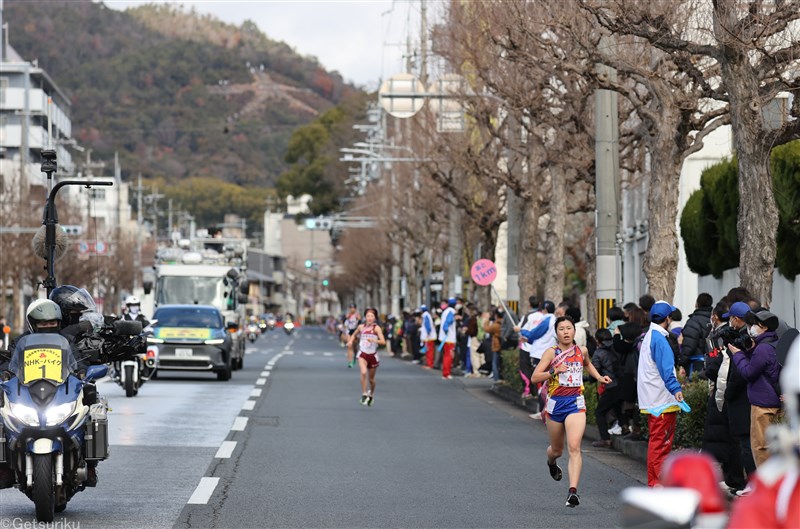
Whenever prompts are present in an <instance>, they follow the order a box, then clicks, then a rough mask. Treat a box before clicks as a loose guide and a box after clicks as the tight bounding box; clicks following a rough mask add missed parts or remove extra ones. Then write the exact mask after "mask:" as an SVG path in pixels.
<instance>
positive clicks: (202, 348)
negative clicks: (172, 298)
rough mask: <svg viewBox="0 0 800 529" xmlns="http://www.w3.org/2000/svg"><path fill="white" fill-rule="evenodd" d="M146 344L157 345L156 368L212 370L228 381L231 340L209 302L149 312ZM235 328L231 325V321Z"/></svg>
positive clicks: (232, 353) (217, 313)
mask: <svg viewBox="0 0 800 529" xmlns="http://www.w3.org/2000/svg"><path fill="white" fill-rule="evenodd" d="M153 320H154V321H155V323H154V324H153V325H152V327H153V336H151V337H149V338H148V339H147V342H148V347H149V348H151V347H153V346H155V347H158V354H157V355H156V357H157V358H158V370H159V372H161V373H162V374H163V373H164V372H166V371H212V372H214V373H216V374H217V379H219V380H229V379H230V378H231V372H232V371H233V366H234V364H238V363H240V362H241V361H242V360H243V359H242V358H232V355H234V354H235V353H234V352H233V350H232V348H233V341H232V339H231V335H230V332H229V329H227V328H226V326H225V320H224V318H223V316H222V313H221V312H220V311H219V310H218V309H217V308H215V307H212V306H210V305H161V306H160V307H158V309H156V312H155V314H153ZM231 325H233V326H234V327H235V324H231Z"/></svg>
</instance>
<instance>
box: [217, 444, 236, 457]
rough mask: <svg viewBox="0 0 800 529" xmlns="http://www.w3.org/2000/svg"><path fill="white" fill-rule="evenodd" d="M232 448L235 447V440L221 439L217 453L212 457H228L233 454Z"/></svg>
mask: <svg viewBox="0 0 800 529" xmlns="http://www.w3.org/2000/svg"><path fill="white" fill-rule="evenodd" d="M234 448H236V441H222V444H221V445H219V450H217V455H215V456H214V457H216V458H219V459H228V458H229V457H231V454H233V450H234Z"/></svg>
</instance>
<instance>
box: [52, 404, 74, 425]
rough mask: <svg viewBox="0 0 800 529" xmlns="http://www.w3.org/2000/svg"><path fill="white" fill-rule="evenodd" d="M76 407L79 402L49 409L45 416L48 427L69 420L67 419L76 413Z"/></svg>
mask: <svg viewBox="0 0 800 529" xmlns="http://www.w3.org/2000/svg"><path fill="white" fill-rule="evenodd" d="M76 405H77V401H75V402H65V403H64V404H59V405H58V406H53V407H52V408H47V411H46V412H45V414H44V419H45V423H46V425H47V426H55V425H57V424H61V423H62V422H64V421H65V420H66V419H67V417H69V416H70V415H72V412H74V411H75V406H76Z"/></svg>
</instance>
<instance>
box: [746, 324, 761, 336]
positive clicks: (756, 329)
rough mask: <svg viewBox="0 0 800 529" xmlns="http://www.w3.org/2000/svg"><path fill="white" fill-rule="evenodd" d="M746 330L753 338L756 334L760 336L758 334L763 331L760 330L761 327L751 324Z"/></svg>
mask: <svg viewBox="0 0 800 529" xmlns="http://www.w3.org/2000/svg"><path fill="white" fill-rule="evenodd" d="M747 332H749V333H750V336H752V337H753V338H755V337H756V336H760V335H761V333H763V332H764V331H762V330H761V327H759V326H758V325H751V326H750V329H748V331H747Z"/></svg>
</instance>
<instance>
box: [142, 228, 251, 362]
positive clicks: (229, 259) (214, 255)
mask: <svg viewBox="0 0 800 529" xmlns="http://www.w3.org/2000/svg"><path fill="white" fill-rule="evenodd" d="M247 245H248V241H247V240H246V239H220V238H202V237H201V238H196V239H192V240H191V241H182V244H181V246H182V247H180V248H176V247H170V248H162V249H160V250H159V251H158V253H157V255H156V264H155V265H154V266H153V272H154V273H153V275H152V276H151V277H150V278H148V279H145V281H144V291H145V295H146V296H148V297H149V295H151V294H152V299H153V311H155V309H157V308H158V307H159V306H160V305H172V304H189V305H210V306H213V307H216V308H217V309H219V310H220V312H222V314H223V316H224V317H225V324H226V327H227V329H228V332H230V333H231V338H232V340H233V347H232V348H231V367H232V369H234V370H237V369H241V368H242V367H243V365H244V350H245V342H246V336H245V322H246V313H245V305H246V303H247V291H248V288H249V286H248V284H247V279H246V266H247Z"/></svg>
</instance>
